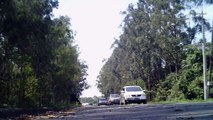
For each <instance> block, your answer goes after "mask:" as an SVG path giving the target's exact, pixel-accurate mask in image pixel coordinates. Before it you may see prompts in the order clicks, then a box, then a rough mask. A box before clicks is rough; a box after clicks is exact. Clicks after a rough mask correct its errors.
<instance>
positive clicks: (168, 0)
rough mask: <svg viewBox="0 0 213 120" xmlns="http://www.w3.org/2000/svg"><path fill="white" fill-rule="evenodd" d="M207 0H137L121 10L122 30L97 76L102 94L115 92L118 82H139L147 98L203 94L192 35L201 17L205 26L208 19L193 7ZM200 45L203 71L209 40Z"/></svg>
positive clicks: (198, 55) (208, 0) (207, 27)
mask: <svg viewBox="0 0 213 120" xmlns="http://www.w3.org/2000/svg"><path fill="white" fill-rule="evenodd" d="M212 2H213V1H212V0H206V1H205V0H203V1H202V0H139V1H138V2H137V4H136V5H132V4H130V5H129V7H128V9H127V11H124V12H123V14H124V15H125V18H124V21H123V23H122V24H121V27H122V30H123V33H122V34H121V35H120V37H119V38H118V39H116V40H115V42H114V44H113V45H112V47H113V49H114V51H113V53H112V55H111V56H110V58H108V59H107V60H106V61H105V64H104V66H103V67H102V69H101V71H100V73H99V76H98V77H97V85H98V88H99V90H100V91H101V92H102V93H103V94H105V95H106V96H108V95H109V94H110V93H120V90H121V88H122V87H123V86H124V85H140V86H142V88H143V89H145V90H147V95H148V99H149V100H152V101H166V100H183V99H189V100H191V99H203V77H202V76H203V66H202V62H203V61H202V50H201V41H202V39H199V40H198V39H196V36H197V35H198V34H200V33H201V28H202V27H201V26H202V22H204V29H205V31H209V30H210V24H209V23H208V22H207V20H206V19H203V18H202V16H201V14H199V13H197V12H196V10H195V9H196V7H199V6H201V5H203V4H204V5H207V4H212ZM204 9H205V8H204ZM187 11H188V12H187ZM189 16H190V17H189ZM189 19H190V20H189ZM205 49H206V51H207V53H206V55H207V63H208V64H207V69H208V76H209V75H210V74H209V70H210V65H211V64H210V61H212V60H211V59H212V58H211V54H210V51H211V44H210V43H206V48H205ZM211 74H212V72H211ZM212 92H213V91H212V90H211V93H212Z"/></svg>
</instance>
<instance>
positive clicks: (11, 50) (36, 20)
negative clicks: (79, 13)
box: [0, 0, 88, 108]
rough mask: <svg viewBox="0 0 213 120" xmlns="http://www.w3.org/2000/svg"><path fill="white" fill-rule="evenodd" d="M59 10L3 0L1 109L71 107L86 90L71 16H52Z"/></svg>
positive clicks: (51, 3) (51, 2)
mask: <svg viewBox="0 0 213 120" xmlns="http://www.w3.org/2000/svg"><path fill="white" fill-rule="evenodd" d="M57 6H58V1H57V0H1V1H0V96H1V97H0V107H22V108H23V107H25V108H26V107H27V108H28V107H43V106H45V107H49V106H63V105H68V104H70V103H73V102H76V101H78V98H79V96H80V94H81V92H82V90H83V89H84V88H87V87H88V85H87V83H86V79H85V76H86V75H87V73H86V71H87V65H86V64H85V62H83V61H81V60H79V59H78V49H77V46H76V45H75V44H74V41H73V40H74V32H73V30H72V29H71V24H70V20H69V18H68V17H66V16H61V17H59V18H53V13H52V10H53V9H54V8H57Z"/></svg>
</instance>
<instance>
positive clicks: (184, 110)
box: [34, 103, 213, 120]
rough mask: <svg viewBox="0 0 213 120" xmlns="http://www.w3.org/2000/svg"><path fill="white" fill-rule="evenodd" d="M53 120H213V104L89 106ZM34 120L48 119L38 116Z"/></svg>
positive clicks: (68, 112)
mask: <svg viewBox="0 0 213 120" xmlns="http://www.w3.org/2000/svg"><path fill="white" fill-rule="evenodd" d="M50 118H51V119H52V120H63V119H66V120H213V103H191V104H145V105H144V104H130V105H113V106H88V107H80V108H77V109H75V110H71V111H66V112H61V113H60V114H52V115H49V116H48V119H50ZM34 119H46V118H45V117H44V116H37V117H34Z"/></svg>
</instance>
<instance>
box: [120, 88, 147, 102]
mask: <svg viewBox="0 0 213 120" xmlns="http://www.w3.org/2000/svg"><path fill="white" fill-rule="evenodd" d="M128 103H139V104H140V103H143V104H146V103H147V99H146V94H145V93H144V90H143V89H142V88H141V87H140V86H124V87H123V89H122V90H121V94H120V104H128Z"/></svg>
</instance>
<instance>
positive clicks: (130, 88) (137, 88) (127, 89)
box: [126, 87, 142, 91]
mask: <svg viewBox="0 0 213 120" xmlns="http://www.w3.org/2000/svg"><path fill="white" fill-rule="evenodd" d="M126 91H142V89H141V88H140V87H127V88H126Z"/></svg>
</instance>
